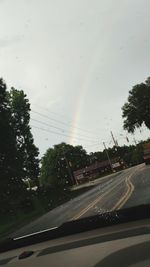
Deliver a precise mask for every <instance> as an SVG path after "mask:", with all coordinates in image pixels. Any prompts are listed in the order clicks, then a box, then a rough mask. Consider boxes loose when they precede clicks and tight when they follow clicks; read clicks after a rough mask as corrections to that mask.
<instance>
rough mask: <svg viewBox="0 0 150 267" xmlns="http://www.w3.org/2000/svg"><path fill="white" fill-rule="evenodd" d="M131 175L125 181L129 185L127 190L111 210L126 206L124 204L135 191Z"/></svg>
mask: <svg viewBox="0 0 150 267" xmlns="http://www.w3.org/2000/svg"><path fill="white" fill-rule="evenodd" d="M131 177H132V175H130V176H129V177H127V178H126V181H125V182H126V185H127V192H126V193H125V195H123V196H122V198H120V199H119V201H118V202H117V203H116V204H115V206H114V207H113V208H112V209H111V211H112V210H119V209H121V208H122V207H123V206H124V204H125V203H126V202H127V200H128V199H129V198H130V196H131V195H132V193H133V191H134V185H133V184H132V183H131V181H130V178H131Z"/></svg>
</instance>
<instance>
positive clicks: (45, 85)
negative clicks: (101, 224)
mask: <svg viewBox="0 0 150 267" xmlns="http://www.w3.org/2000/svg"><path fill="white" fill-rule="evenodd" d="M0 10H1V16H0V77H1V78H0V218H1V219H0V239H1V240H2V239H5V238H7V237H19V236H24V235H28V234H32V233H35V232H39V231H43V230H47V229H50V228H54V227H58V226H60V225H61V224H63V223H65V222H67V221H72V220H78V219H80V218H83V217H88V216H92V215H97V214H103V213H105V212H107V211H112V210H120V209H123V208H127V207H134V206H138V205H141V204H148V203H150V165H149V164H150V131H149V129H150V60H149V47H150V33H149V28H150V15H149V10H150V1H148V0H145V1H141V0H136V1H135V0H132V1H130V0H122V1H118V0H113V1H112V0H76V1H75V0H56V1H52V0H44V1H43V0H38V1H36V0H13V1H8V0H0Z"/></svg>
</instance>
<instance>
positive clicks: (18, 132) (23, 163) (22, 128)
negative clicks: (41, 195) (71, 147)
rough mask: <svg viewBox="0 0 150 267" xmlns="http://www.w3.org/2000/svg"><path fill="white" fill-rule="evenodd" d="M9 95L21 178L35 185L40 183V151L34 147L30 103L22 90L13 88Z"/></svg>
mask: <svg viewBox="0 0 150 267" xmlns="http://www.w3.org/2000/svg"><path fill="white" fill-rule="evenodd" d="M9 95H10V97H9V100H10V106H11V114H12V124H13V129H14V132H15V138H16V146H17V164H18V170H19V172H20V178H21V179H27V178H30V179H32V180H34V181H35V183H38V175H39V159H38V155H39V151H38V148H37V147H36V146H35V145H34V139H33V135H32V133H31V128H30V125H29V122H30V103H29V100H28V99H27V97H26V94H25V93H24V92H23V91H22V90H21V91H19V90H16V89H14V88H11V91H10V94H9Z"/></svg>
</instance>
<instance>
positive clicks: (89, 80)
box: [69, 45, 99, 145]
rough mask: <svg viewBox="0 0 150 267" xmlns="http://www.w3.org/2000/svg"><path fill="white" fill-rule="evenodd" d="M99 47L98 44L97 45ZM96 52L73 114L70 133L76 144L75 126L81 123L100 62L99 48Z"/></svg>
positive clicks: (72, 140)
mask: <svg viewBox="0 0 150 267" xmlns="http://www.w3.org/2000/svg"><path fill="white" fill-rule="evenodd" d="M97 48H98V45H97ZM94 51H95V53H94V55H93V56H92V59H91V63H89V65H88V69H87V71H86V74H85V77H84V79H83V83H82V86H81V90H80V94H79V95H78V98H77V102H76V109H75V112H74V114H73V119H72V124H71V125H72V127H73V128H72V129H70V135H71V137H70V138H69V143H70V144H72V145H74V144H75V138H76V136H77V133H78V130H77V129H75V127H78V126H79V125H80V120H81V116H82V114H83V112H84V103H85V99H86V95H87V92H88V88H89V86H90V87H92V76H93V73H94V70H95V68H96V66H97V63H98V62H99V55H98V53H97V51H98V49H95V50H94Z"/></svg>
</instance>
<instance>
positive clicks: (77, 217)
mask: <svg viewBox="0 0 150 267" xmlns="http://www.w3.org/2000/svg"><path fill="white" fill-rule="evenodd" d="M142 167H143V166H142ZM142 167H140V168H139V169H138V172H139V171H141V170H142V169H143V168H142ZM136 172H137V170H136V171H134V173H132V174H130V175H129V176H128V177H127V178H126V180H125V182H126V185H127V188H128V190H127V192H126V193H125V195H124V196H123V197H122V198H121V199H119V201H118V202H117V204H116V205H115V206H114V207H113V209H112V210H114V209H116V208H115V207H116V206H117V209H119V208H120V207H122V206H123V205H124V204H125V203H126V201H127V200H128V199H129V198H130V196H131V195H132V192H133V191H134V185H133V184H132V183H131V181H130V179H131V177H132V176H133V174H135V173H136ZM121 183H122V181H121V182H120V183H118V184H117V185H115V186H113V187H111V189H110V190H108V191H107V192H106V193H104V194H103V195H102V196H99V197H98V198H96V199H95V200H94V201H93V202H92V203H90V204H89V205H88V206H87V207H86V208H84V209H83V210H81V211H80V212H79V213H78V214H77V215H75V216H74V217H73V218H72V219H71V220H77V219H79V218H80V217H81V216H82V215H84V214H85V213H86V212H88V211H89V210H90V209H91V208H93V207H94V206H95V205H96V204H97V203H98V202H99V201H100V200H101V199H102V198H103V197H105V196H106V195H107V194H109V193H110V192H111V191H112V190H113V189H114V188H115V187H117V186H118V185H120V184H121Z"/></svg>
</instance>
